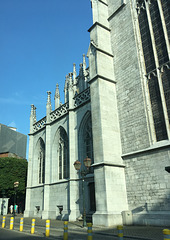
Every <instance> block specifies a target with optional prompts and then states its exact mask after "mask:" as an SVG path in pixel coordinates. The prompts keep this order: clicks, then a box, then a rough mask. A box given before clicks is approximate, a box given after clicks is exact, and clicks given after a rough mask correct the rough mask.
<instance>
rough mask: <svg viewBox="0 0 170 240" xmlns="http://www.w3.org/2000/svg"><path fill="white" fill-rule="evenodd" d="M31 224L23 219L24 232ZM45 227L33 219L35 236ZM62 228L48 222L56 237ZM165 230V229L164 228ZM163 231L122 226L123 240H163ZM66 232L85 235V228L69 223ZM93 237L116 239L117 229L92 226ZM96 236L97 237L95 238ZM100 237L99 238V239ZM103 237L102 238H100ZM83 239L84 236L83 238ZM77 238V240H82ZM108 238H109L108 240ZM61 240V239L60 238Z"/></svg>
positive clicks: (17, 221)
mask: <svg viewBox="0 0 170 240" xmlns="http://www.w3.org/2000/svg"><path fill="white" fill-rule="evenodd" d="M11 216H12V215H11V214H8V215H7V216H5V217H6V228H9V223H10V217H11ZM21 217H23V215H21V214H18V215H17V216H15V223H14V226H15V225H16V226H17V228H18V229H19V223H20V218H21ZM2 218H3V216H0V227H1V225H2ZM31 222H32V218H24V228H25V229H27V230H26V231H27V232H28V231H30V230H29V229H30V228H31ZM45 225H46V220H44V219H40V218H36V219H35V226H36V227H37V229H38V230H37V234H42V233H43V232H45ZM63 226H64V222H63V221H59V220H50V231H51V232H52V231H53V233H54V235H55V234H57V233H58V236H59V235H60V237H61V235H62V234H61V233H62V232H63ZM165 228H166V227H165ZM163 229H164V227H153V226H124V227H123V233H124V239H125V240H126V239H127V240H128V239H131V240H163V239H164V238H163ZM68 232H70V233H76V234H79V235H80V234H82V236H83V235H85V234H86V233H87V228H86V227H85V228H83V227H82V222H81V221H76V222H69V223H68ZM59 233H60V234H59ZM93 236H94V239H95V238H96V239H116V238H117V229H116V227H115V228H111V227H109V228H106V227H101V226H95V227H94V226H93ZM97 236H98V237H97ZM99 236H100V238H99ZM102 236H103V237H102ZM84 237H85V236H84ZM84 237H82V238H78V239H84ZM109 237H110V238H109ZM60 239H61V238H60Z"/></svg>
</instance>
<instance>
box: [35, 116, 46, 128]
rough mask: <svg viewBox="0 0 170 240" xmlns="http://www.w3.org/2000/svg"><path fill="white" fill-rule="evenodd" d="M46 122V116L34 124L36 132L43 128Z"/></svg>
mask: <svg viewBox="0 0 170 240" xmlns="http://www.w3.org/2000/svg"><path fill="white" fill-rule="evenodd" d="M45 124H46V117H44V118H42V119H40V120H39V121H38V122H36V123H34V124H33V131H34V132H36V131H38V130H40V129H42V128H43V127H45Z"/></svg>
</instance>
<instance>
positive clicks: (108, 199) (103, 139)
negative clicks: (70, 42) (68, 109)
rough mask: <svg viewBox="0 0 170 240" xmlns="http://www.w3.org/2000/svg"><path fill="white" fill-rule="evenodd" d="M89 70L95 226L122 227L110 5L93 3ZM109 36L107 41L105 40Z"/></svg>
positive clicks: (121, 172) (124, 206)
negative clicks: (109, 17) (120, 225)
mask: <svg viewBox="0 0 170 240" xmlns="http://www.w3.org/2000/svg"><path fill="white" fill-rule="evenodd" d="M92 7H93V13H94V16H93V18H94V21H95V24H94V25H93V26H92V27H91V28H90V29H89V31H90V39H91V44H90V49H89V69H90V93H91V111H92V129H93V144H94V146H93V148H94V164H93V167H94V179H95V197H96V212H95V214H94V215H93V224H94V225H105V226H111V225H117V224H122V216H121V212H122V211H125V210H127V209H128V205H127V196H126V184H125V174H124V165H123V161H122V159H121V140H120V130H119V120H118V111H117V99H116V82H115V79H114V69H113V55H112V51H111V41H110V29H109V23H108V21H107V19H108V9H107V4H105V3H104V1H102V2H101V1H96V0H93V1H92ZM103 36H105V38H103Z"/></svg>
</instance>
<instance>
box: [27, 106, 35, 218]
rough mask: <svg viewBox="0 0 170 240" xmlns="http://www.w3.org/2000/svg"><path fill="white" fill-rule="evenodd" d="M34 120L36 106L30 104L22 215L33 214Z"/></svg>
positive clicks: (28, 215)
mask: <svg viewBox="0 0 170 240" xmlns="http://www.w3.org/2000/svg"><path fill="white" fill-rule="evenodd" d="M35 122H36V108H35V106H34V105H33V104H32V105H31V115H30V134H29V155H28V173H27V188H26V203H25V211H24V217H31V216H33V213H34V209H31V186H32V174H33V169H32V166H33V149H34V145H33V143H34V136H33V124H34V123H35Z"/></svg>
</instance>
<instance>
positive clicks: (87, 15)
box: [0, 0, 92, 151]
mask: <svg viewBox="0 0 170 240" xmlns="http://www.w3.org/2000/svg"><path fill="white" fill-rule="evenodd" d="M91 11H92V10H91V3H90V0H72V1H71V0H65V1H60V0H0V81H1V85H0V86H1V88H0V109H1V114H0V123H2V124H5V125H8V126H13V127H16V128H17V131H19V132H21V133H23V134H26V135H27V134H28V133H29V117H30V109H31V107H30V105H31V104H34V105H35V106H36V108H37V120H39V119H41V118H42V117H44V116H45V114H46V99H47V93H46V92H47V91H48V90H50V91H51V92H52V94H51V100H52V107H53V109H54V93H55V87H56V83H58V84H59V88H60V95H61V101H62V102H63V101H64V100H63V99H64V96H63V89H64V81H65V76H66V75H67V74H68V73H69V72H72V68H73V63H76V69H77V72H78V71H79V64H80V63H81V62H82V55H83V53H85V54H86V53H87V50H88V46H89V39H90V35H89V32H88V31H87V30H88V29H89V28H90V27H91V25H92V13H91ZM87 62H88V61H87ZM27 151H28V149H27Z"/></svg>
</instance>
